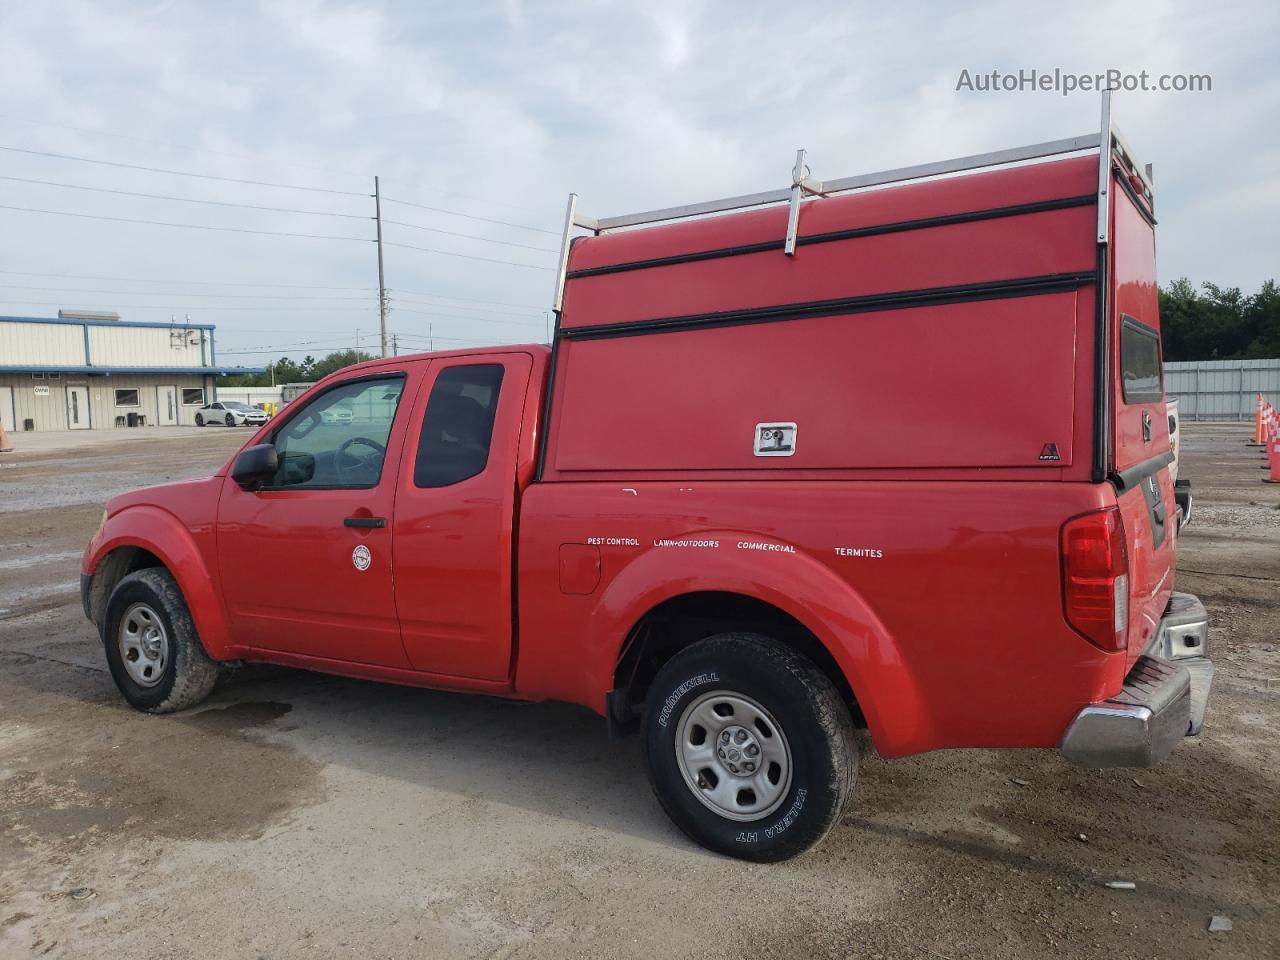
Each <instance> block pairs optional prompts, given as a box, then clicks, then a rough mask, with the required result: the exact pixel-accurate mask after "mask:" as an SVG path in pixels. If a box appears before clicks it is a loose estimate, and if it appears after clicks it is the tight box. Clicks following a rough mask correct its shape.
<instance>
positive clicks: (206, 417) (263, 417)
mask: <svg viewBox="0 0 1280 960" xmlns="http://www.w3.org/2000/svg"><path fill="white" fill-rule="evenodd" d="M266 422H267V412H266V411H265V410H263V409H261V408H260V407H251V406H249V405H248V404H247V403H236V402H235V401H234V400H226V401H221V400H220V401H218V402H217V403H211V404H209V405H208V406H205V407H201V408H200V409H199V410H197V411H196V426H197V427H203V426H205V425H207V424H210V423H218V424H224V425H226V426H228V427H243V426H249V427H260V426H262V425H263V424H264V423H266Z"/></svg>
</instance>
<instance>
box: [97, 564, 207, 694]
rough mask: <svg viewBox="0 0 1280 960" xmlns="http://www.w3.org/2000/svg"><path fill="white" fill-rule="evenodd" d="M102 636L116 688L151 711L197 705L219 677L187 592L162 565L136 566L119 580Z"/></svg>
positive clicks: (112, 594) (113, 593)
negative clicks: (194, 619) (187, 599)
mask: <svg viewBox="0 0 1280 960" xmlns="http://www.w3.org/2000/svg"><path fill="white" fill-rule="evenodd" d="M102 639H103V643H104V645H105V647H106V654H107V666H108V667H109V668H110V669H111V677H112V679H113V680H115V682H116V686H117V687H119V689H120V692H121V693H122V694H124V698H125V699H126V700H128V701H129V703H130V704H131V705H132V706H134V707H136V708H137V709H139V710H144V711H146V712H147V713H172V712H173V711H175V710H183V709H186V708H187V707H192V706H195V705H196V704H197V703H199V702H200V701H201V700H203V699H204V698H205V697H207V696H208V695H209V692H210V691H211V690H212V689H213V685H214V682H215V681H216V680H217V678H218V664H217V663H216V662H215V661H213V660H211V659H210V658H209V655H208V654H207V653H205V651H204V646H203V645H202V644H201V643H200V637H199V636H198V635H197V634H196V628H195V624H194V623H192V621H191V613H190V611H188V609H187V603H186V601H185V600H184V599H183V597H182V591H181V590H180V589H178V583H177V581H176V580H174V579H173V575H172V574H170V573H169V571H168V570H165V569H164V568H163V567H149V568H147V569H145V570H137V571H135V572H133V573H131V574H129V575H128V576H127V577H124V578H123V579H122V580H121V581H120V582H119V583H118V584H116V588H115V589H114V590H112V591H111V597H110V599H109V600H108V601H107V615H106V617H105V618H104V620H103V624H102Z"/></svg>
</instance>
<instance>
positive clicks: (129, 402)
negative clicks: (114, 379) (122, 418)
mask: <svg viewBox="0 0 1280 960" xmlns="http://www.w3.org/2000/svg"><path fill="white" fill-rule="evenodd" d="M137 405H138V391H137V390H135V389H127V390H117V391H116V406H117V407H136V406H137Z"/></svg>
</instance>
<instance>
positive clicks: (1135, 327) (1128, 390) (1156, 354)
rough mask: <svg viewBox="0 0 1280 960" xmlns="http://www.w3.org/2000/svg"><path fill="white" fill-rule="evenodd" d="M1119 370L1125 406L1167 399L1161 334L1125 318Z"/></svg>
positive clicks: (1121, 338) (1121, 328) (1121, 333)
mask: <svg viewBox="0 0 1280 960" xmlns="http://www.w3.org/2000/svg"><path fill="white" fill-rule="evenodd" d="M1120 368H1121V370H1122V371H1123V374H1124V380H1123V382H1122V384H1121V385H1122V387H1123V390H1124V402H1125V403H1156V402H1158V401H1159V400H1162V399H1164V382H1163V379H1162V376H1161V369H1160V334H1158V333H1156V331H1154V330H1152V329H1151V328H1150V327H1148V326H1145V325H1144V324H1141V323H1139V322H1138V321H1137V320H1134V319H1133V318H1132V317H1124V318H1123V322H1122V324H1121V326H1120Z"/></svg>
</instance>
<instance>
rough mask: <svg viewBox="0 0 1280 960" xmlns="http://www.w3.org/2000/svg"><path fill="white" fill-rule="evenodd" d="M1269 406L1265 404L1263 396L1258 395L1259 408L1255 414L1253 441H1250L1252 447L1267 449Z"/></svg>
mask: <svg viewBox="0 0 1280 960" xmlns="http://www.w3.org/2000/svg"><path fill="white" fill-rule="evenodd" d="M1267 406H1270V405H1269V404H1264V403H1263V401H1262V394H1261V393H1259V394H1258V408H1257V409H1256V410H1255V411H1254V413H1253V439H1252V440H1250V441H1248V443H1249V446H1251V447H1265V446H1266V445H1267V423H1266V420H1267V418H1266V408H1267Z"/></svg>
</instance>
